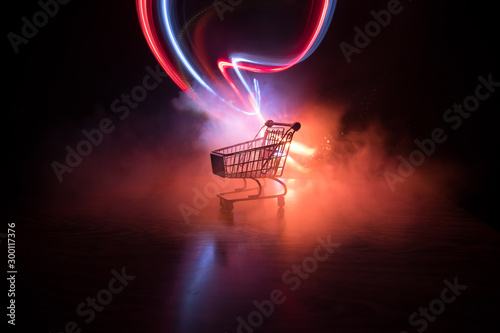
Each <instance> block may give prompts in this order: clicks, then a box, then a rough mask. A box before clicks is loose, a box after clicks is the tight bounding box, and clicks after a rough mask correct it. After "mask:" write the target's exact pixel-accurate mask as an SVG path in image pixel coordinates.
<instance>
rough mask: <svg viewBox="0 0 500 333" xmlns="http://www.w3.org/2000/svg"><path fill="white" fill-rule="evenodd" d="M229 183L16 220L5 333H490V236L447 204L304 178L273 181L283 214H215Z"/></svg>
mask: <svg viewBox="0 0 500 333" xmlns="http://www.w3.org/2000/svg"><path fill="white" fill-rule="evenodd" d="M238 182H239V181H238V180H233V181H231V182H226V181H224V179H221V178H215V177H214V176H211V175H209V173H208V172H207V174H206V176H197V177H184V178H183V177H181V176H179V175H178V174H174V175H171V177H170V178H168V179H166V180H165V182H164V183H161V184H159V185H158V187H157V188H156V189H155V190H154V191H153V190H152V191H149V192H148V191H143V190H142V189H137V190H136V191H128V192H126V191H124V192H123V193H122V194H118V193H113V194H110V193H108V194H104V192H101V193H99V194H96V193H88V194H82V193H78V194H75V195H73V196H61V197H59V198H50V199H47V200H46V201H40V202H41V203H40V204H38V205H34V206H32V207H30V209H27V208H26V209H24V210H23V211H24V212H26V213H23V214H19V216H17V217H16V222H17V225H18V227H17V234H18V235H17V237H18V243H17V244H18V253H19V254H18V266H19V271H20V273H19V275H18V290H19V294H18V299H19V307H18V314H17V319H18V322H19V325H21V326H20V327H23V326H31V327H36V328H38V329H39V330H40V331H44V332H179V333H180V332H221V333H223V332H245V333H250V332H356V333H359V332H423V331H426V332H497V330H498V327H499V324H498V314H499V313H500V306H499V303H498V299H499V297H500V287H499V286H498V281H500V269H499V265H500V260H499V259H500V251H499V249H498V244H499V241H500V235H499V233H498V232H497V231H495V230H493V229H491V228H490V227H488V226H487V225H486V224H484V223H482V222H481V221H479V220H477V219H475V218H474V217H472V216H470V215H468V214H467V213H466V212H464V211H463V210H461V209H459V208H457V207H456V206H455V205H454V204H452V203H451V202H449V201H447V200H445V199H443V198H442V197H440V196H438V195H436V194H433V192H432V191H428V190H425V189H423V188H422V189H419V190H415V189H412V190H409V188H408V187H404V186H401V188H400V189H398V190H397V191H396V192H394V193H392V192H391V191H390V190H388V189H387V186H386V185H385V187H384V184H383V183H380V184H379V185H377V184H376V182H375V183H373V182H371V183H368V182H359V181H358V180H356V181H354V180H353V181H349V180H344V181H339V180H334V179H331V180H327V179H325V178H324V177H319V176H317V175H307V176H304V177H302V178H296V179H292V180H288V181H287V184H288V188H289V193H288V194H287V196H286V204H285V207H284V208H279V207H278V205H277V202H276V200H275V199H268V200H260V201H245V202H236V203H235V204H234V209H233V211H232V212H230V213H228V212H227V211H223V210H221V209H220V206H219V200H218V198H217V197H215V195H214V193H215V192H216V191H221V190H227V189H231V188H234V187H235V186H239V185H240V184H239V183H238ZM367 184H371V185H367ZM266 188H267V190H268V192H272V191H273V190H274V189H273V188H272V186H268V187H266Z"/></svg>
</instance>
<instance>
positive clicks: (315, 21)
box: [136, 0, 336, 120]
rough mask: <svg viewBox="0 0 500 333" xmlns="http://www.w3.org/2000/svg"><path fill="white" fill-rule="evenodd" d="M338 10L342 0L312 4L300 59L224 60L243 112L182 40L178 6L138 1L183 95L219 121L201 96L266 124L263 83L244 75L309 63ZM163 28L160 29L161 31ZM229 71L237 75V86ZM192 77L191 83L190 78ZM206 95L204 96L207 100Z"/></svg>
mask: <svg viewBox="0 0 500 333" xmlns="http://www.w3.org/2000/svg"><path fill="white" fill-rule="evenodd" d="M154 4H156V6H155V5H154ZM335 5H336V0H312V5H311V12H310V16H309V20H308V25H307V26H306V33H305V37H303V38H302V40H301V43H300V45H299V48H298V49H299V52H297V54H296V55H292V56H290V57H288V58H283V59H280V60H276V59H269V58H265V57H262V56H259V55H258V54H243V53H235V54H231V55H230V56H229V59H223V58H221V59H219V60H218V62H217V67H218V69H219V71H220V73H221V74H222V76H223V78H224V79H225V80H226V84H227V86H228V87H229V88H230V90H231V91H233V93H234V94H235V95H236V96H237V97H238V99H239V101H240V103H241V106H237V105H235V104H234V103H232V101H231V100H230V99H228V98H231V96H227V95H226V92H225V93H221V92H220V89H217V88H218V87H219V86H220V83H219V82H215V80H214V79H213V75H209V73H207V72H208V71H207V70H206V68H205V67H204V66H203V64H202V63H201V61H200V59H197V58H196V55H195V52H193V51H192V50H190V48H189V46H188V45H187V44H186V43H183V42H182V38H180V37H181V36H182V35H183V32H182V30H183V29H182V27H180V26H179V25H178V21H177V20H176V9H177V8H176V1H175V0H158V1H154V0H136V6H137V13H138V16H139V22H140V25H141V28H142V31H143V34H144V36H145V38H146V41H147V43H148V45H149V47H150V48H151V50H152V52H153V54H154V56H155V57H156V59H157V60H158V62H159V63H160V65H161V66H162V67H163V69H164V70H165V72H166V73H167V74H168V75H169V76H170V77H171V78H172V80H173V81H174V82H175V84H177V86H179V88H180V89H181V90H182V91H184V92H185V93H187V94H188V95H189V96H190V97H191V98H192V99H194V100H196V101H197V102H198V103H200V104H201V105H202V106H204V107H205V108H206V109H207V111H208V112H210V113H212V114H213V115H215V116H220V114H218V113H217V111H214V110H210V107H209V105H208V104H209V103H208V102H207V101H206V100H204V99H202V98H200V97H199V96H200V95H202V96H206V93H209V94H211V95H212V96H213V97H214V98H215V99H216V100H217V101H219V102H222V103H223V104H224V105H226V106H228V107H229V108H230V109H233V110H235V111H239V112H242V113H244V114H247V115H257V116H259V118H260V119H261V120H263V118H262V115H261V112H260V111H261V110H260V86H259V82H258V81H257V80H256V79H255V78H253V79H252V78H249V77H248V76H247V75H246V74H245V73H243V72H251V73H276V72H280V71H284V70H286V69H288V68H290V67H292V66H294V65H296V64H297V63H299V62H301V61H303V60H304V59H306V58H307V57H308V56H309V55H310V54H311V53H312V52H314V50H315V49H316V48H317V46H318V45H319V43H320V42H321V40H322V39H323V37H324V35H325V33H326V31H327V29H328V27H329V25H330V22H331V19H332V17H333V13H334V9H335ZM211 7H212V6H211ZM317 8H319V14H318V13H317V12H316V11H314V10H313V9H317ZM204 13H205V14H211V15H213V13H214V8H207V9H206V10H205V11H204ZM155 14H156V15H155ZM157 26H159V29H157V28H156V27H157ZM162 37H163V38H162ZM172 58H173V59H172ZM174 61H175V63H177V65H175V64H174ZM229 70H232V71H234V73H235V74H236V77H237V79H238V81H237V82H235V80H234V78H233V77H232V76H231V74H230V73H229ZM186 75H187V76H189V79H190V80H188V78H186ZM195 82H196V85H195V84H194V83H195ZM198 89H199V90H198ZM202 91H203V94H201V92H202Z"/></svg>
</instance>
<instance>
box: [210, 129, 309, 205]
mask: <svg viewBox="0 0 500 333" xmlns="http://www.w3.org/2000/svg"><path fill="white" fill-rule="evenodd" d="M264 127H266V129H265V131H264V134H263V136H262V137H259V138H257V137H258V136H259V135H260V133H261V132H262V130H263V129H264ZM299 129H300V123H293V124H284V123H275V122H274V121H272V120H268V121H266V123H265V124H264V126H262V127H261V129H260V130H259V132H257V134H256V135H255V138H254V139H253V140H250V141H247V142H243V143H239V144H236V145H232V146H229V147H224V148H220V149H216V150H214V151H212V153H211V154H210V158H211V160H212V171H213V173H214V174H216V175H218V176H220V177H223V178H242V179H243V181H244V186H243V187H242V188H237V189H235V190H234V191H229V192H221V193H218V194H217V195H218V196H219V198H220V204H221V207H222V208H224V209H227V210H232V209H233V203H234V202H236V201H245V200H258V199H269V198H277V200H278V206H279V207H283V206H284V205H285V195H286V193H287V188H286V185H285V183H283V182H282V181H281V180H279V179H278V178H277V177H281V175H282V174H283V170H284V169H285V163H286V158H287V156H288V151H289V149H290V144H291V143H292V138H293V134H294V133H295V132H296V131H298V130H299ZM247 178H248V179H252V180H253V181H255V182H256V183H257V185H258V187H254V188H248V187H247V181H246V179H247ZM257 178H269V179H272V180H274V181H275V182H277V183H278V184H280V185H281V186H282V187H283V193H280V194H273V195H263V192H262V188H263V186H262V184H261V182H260V181H259V180H258V179H257ZM264 184H265V182H264ZM253 190H257V194H252V195H248V196H243V197H237V198H234V197H233V195H234V194H236V193H241V192H246V191H253Z"/></svg>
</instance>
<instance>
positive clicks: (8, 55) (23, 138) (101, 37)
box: [2, 0, 500, 228]
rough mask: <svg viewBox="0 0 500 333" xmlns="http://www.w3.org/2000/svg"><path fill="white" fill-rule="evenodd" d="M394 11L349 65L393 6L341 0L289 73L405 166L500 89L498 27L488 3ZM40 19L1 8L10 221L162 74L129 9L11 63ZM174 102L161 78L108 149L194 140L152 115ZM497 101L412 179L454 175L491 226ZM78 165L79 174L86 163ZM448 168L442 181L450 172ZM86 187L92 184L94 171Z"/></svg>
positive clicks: (47, 40)
mask: <svg viewBox="0 0 500 333" xmlns="http://www.w3.org/2000/svg"><path fill="white" fill-rule="evenodd" d="M402 4H403V6H404V10H403V12H402V13H400V14H398V15H395V16H393V18H392V22H391V23H390V25H389V26H388V27H387V28H384V29H383V30H382V32H381V33H380V35H378V36H377V37H375V38H373V40H372V42H371V43H370V45H369V46H368V47H367V48H365V49H363V50H362V52H361V54H359V55H357V54H354V55H352V59H353V61H352V63H350V64H348V63H347V62H346V60H345V59H344V57H343V55H342V52H341V50H340V48H339V44H340V43H341V42H347V43H350V44H352V43H353V37H354V31H353V28H354V27H355V26H359V27H364V25H365V24H366V23H367V22H368V21H369V20H372V18H371V16H370V14H369V12H370V10H377V11H378V10H381V9H384V8H386V5H387V1H339V2H338V4H337V8H336V11H335V15H334V18H333V21H332V24H331V27H330V29H329V31H328V33H327V35H326V37H325V39H324V41H323V42H322V44H321V45H320V47H319V48H318V49H317V51H316V52H315V53H314V54H313V55H312V56H311V57H310V58H309V59H307V60H306V61H305V62H303V63H301V64H300V65H298V66H297V68H294V69H293V70H292V71H295V73H296V74H297V76H299V75H300V74H301V73H304V72H307V73H308V75H306V76H302V77H301V80H303V81H304V82H303V84H304V86H305V87H309V88H307V89H306V91H307V98H308V99H309V100H315V99H317V100H318V101H322V102H324V101H329V102H333V103H341V104H343V105H346V112H345V115H344V116H343V118H342V130H343V131H345V132H349V131H352V130H362V129H364V128H366V126H368V124H370V123H371V122H373V121H377V122H379V123H380V124H382V126H383V127H384V128H385V129H386V130H387V133H389V137H390V140H389V143H390V144H388V145H387V153H388V154H389V155H390V156H393V157H396V156H398V155H399V154H403V155H404V156H407V154H408V152H409V151H411V150H412V149H414V146H412V143H411V141H412V140H411V139H412V138H420V139H423V138H427V137H429V135H430V132H431V131H432V130H433V129H434V128H436V127H440V126H443V121H442V115H443V113H444V111H445V110H446V109H447V108H449V107H451V106H452V105H453V103H461V102H462V101H463V99H464V98H465V97H466V96H468V95H470V94H472V93H473V92H474V89H475V87H476V85H477V84H478V81H477V77H478V76H479V75H482V76H484V77H487V76H488V75H489V74H490V73H491V74H493V78H494V80H497V81H500V71H499V66H498V55H499V53H498V51H497V44H498V31H499V29H498V28H499V27H498V19H497V17H496V10H495V9H494V8H495V6H494V4H493V3H492V2H486V1H482V2H481V1H480V2H478V1H451V0H446V1H424V0H419V1H412V2H408V1H404V2H402ZM38 10H39V7H38V5H37V3H36V1H22V2H20V1H18V2H16V3H15V4H14V3H12V2H10V3H9V4H5V5H4V9H3V10H2V14H3V15H2V21H3V22H4V24H5V25H4V36H5V38H4V43H3V44H4V75H3V78H4V93H5V96H4V98H3V101H4V103H5V104H4V105H5V106H6V107H5V108H4V112H3V117H2V118H3V121H2V124H3V129H4V130H3V131H2V132H3V134H4V138H3V139H2V145H3V146H4V148H3V149H2V150H3V151H4V152H5V153H6V155H4V159H3V160H4V163H3V166H2V169H3V171H2V179H3V180H4V181H5V184H6V185H7V186H2V188H3V189H4V194H5V199H4V201H3V204H4V205H5V209H4V211H5V212H12V211H13V210H19V209H21V210H22V209H23V208H22V207H23V203H24V202H25V201H34V202H36V200H38V199H39V198H42V197H47V196H50V195H52V194H53V193H56V192H58V191H60V188H58V186H59V185H61V186H60V187H62V188H64V186H66V185H63V184H59V183H58V182H57V179H56V177H55V175H54V173H53V171H52V169H51V167H50V163H51V162H52V161H54V160H63V158H64V156H65V150H64V147H65V146H66V145H67V144H70V145H75V144H76V143H77V142H78V141H79V140H80V139H81V133H80V131H81V130H82V129H83V128H92V127H95V126H96V124H97V121H98V120H99V119H101V118H103V117H105V116H109V117H110V118H112V117H114V115H113V114H112V113H111V111H110V109H109V106H110V104H111V102H112V101H113V100H114V99H115V98H117V97H118V96H119V95H120V94H121V93H122V92H128V91H130V89H131V88H132V87H134V86H135V85H137V84H138V83H140V81H141V80H142V77H143V76H144V73H145V72H144V68H145V67H146V66H150V67H153V68H154V66H155V65H156V61H155V59H154V57H153V55H152V53H151V51H150V50H149V48H148V46H147V44H146V43H145V41H144V38H143V35H142V32H141V29H140V27H139V24H138V20H137V14H136V9H135V3H134V1H104V2H101V1H76V0H75V1H71V2H70V3H69V4H67V5H62V6H61V7H60V9H59V13H58V14H57V15H56V16H55V17H54V18H51V19H50V20H49V23H48V24H47V25H46V26H45V27H43V28H41V29H40V31H39V33H38V34H37V35H36V36H35V37H34V38H32V39H31V40H30V41H29V43H28V44H26V45H21V46H20V52H19V54H14V52H13V50H12V48H11V46H10V44H9V41H8V39H7V37H6V36H7V33H8V32H10V31H12V32H15V33H19V32H20V29H21V25H22V22H21V20H20V18H21V17H22V16H27V17H28V18H31V15H32V14H33V13H34V12H35V11H38ZM292 73H293V72H292ZM311 86H313V87H314V89H310V87H311ZM178 91H179V89H178V88H177V87H176V86H175V85H174V84H173V83H172V82H171V81H169V80H168V79H167V80H165V82H164V83H162V85H161V87H160V88H158V89H156V90H154V91H153V92H151V93H150V96H149V97H148V99H147V100H146V101H145V102H144V103H141V105H140V106H139V107H138V108H137V109H136V110H134V112H133V113H132V114H131V116H130V119H128V122H127V125H126V126H125V125H124V126H121V125H120V126H119V127H118V128H117V129H116V130H115V131H114V132H113V133H112V134H110V135H111V136H112V137H113V140H108V141H107V142H105V143H103V147H104V146H106V145H107V147H108V148H109V149H113V148H116V149H118V147H119V149H122V150H127V149H134V147H135V148H137V147H143V145H144V146H147V145H148V144H158V142H160V143H161V142H165V141H168V142H169V143H173V144H174V145H176V144H180V143H181V142H185V140H184V139H186V137H189V133H190V131H193V130H195V128H194V127H190V126H191V125H190V124H191V123H193V121H194V120H193V119H194V118H196V119H198V118H197V117H199V116H198V115H193V114H191V113H184V114H179V113H176V112H172V111H171V110H168V109H169V107H166V108H163V109H162V108H161V107H160V106H161V105H169V103H170V100H171V99H172V98H174V97H176V96H177V95H178ZM499 101H500V97H499V93H498V92H497V93H495V94H494V95H493V96H492V97H491V98H489V99H488V100H487V101H485V102H482V103H481V106H480V108H479V110H478V111H477V112H475V113H474V114H473V115H472V116H471V117H470V118H469V119H467V120H465V121H464V122H463V124H462V126H461V128H460V129H459V130H457V131H455V132H453V133H450V135H449V139H448V140H447V142H446V143H444V144H442V145H440V146H439V147H437V150H436V153H435V154H434V155H433V156H432V157H431V158H429V162H428V163H426V166H425V168H422V171H420V170H419V171H418V172H424V171H423V170H424V169H429V170H432V165H433V164H439V163H441V162H445V163H446V165H447V167H449V168H451V169H453V168H456V169H457V170H459V172H457V173H456V174H457V175H458V176H457V177H455V178H452V179H451V180H450V179H447V180H446V183H445V184H444V186H443V184H440V186H437V188H438V189H439V191H442V192H443V194H444V195H446V196H447V197H449V198H450V199H451V200H453V201H454V202H456V203H457V204H458V205H460V206H461V207H463V208H465V209H466V210H468V211H469V212H471V213H472V214H474V215H476V216H477V217H479V218H480V219H482V220H483V221H485V222H487V223H489V224H491V225H493V226H495V227H496V228H498V227H499V225H498V222H497V220H498V212H497V210H496V208H495V199H496V198H497V195H496V189H497V184H498V177H497V170H498V161H497V160H498V158H497V157H498V150H497V149H498V141H497V120H496V119H497V117H496V113H497V112H498V110H499V108H498V107H499V104H500V102H499ZM113 119H116V118H113ZM152 119H155V120H158V119H161V120H162V121H159V122H158V121H151V120H152ZM196 119H195V120H196ZM179 128H181V129H182V130H179ZM332 135H337V133H333V134H332ZM99 149H101V147H100V148H99ZM102 149H106V148H102ZM405 154H406V155H405ZM90 158H92V157H90ZM79 168H81V169H84V168H85V162H84V163H83V164H82V165H81V166H79ZM113 168H114V166H113V165H112V164H111V163H110V164H106V163H104V162H102V163H101V169H100V170H102V175H105V174H108V173H109V172H110V170H111V169H113ZM451 169H450V170H449V171H450V173H453V172H454V171H456V170H451ZM76 172H79V170H76V171H75V173H76ZM69 176H72V175H69ZM94 176H95V177H96V178H97V179H99V177H100V176H99V171H95V172H94ZM101 177H104V176H101ZM436 178H439V177H436ZM89 181H90V180H89ZM93 181H95V182H97V181H98V180H95V179H94V180H93Z"/></svg>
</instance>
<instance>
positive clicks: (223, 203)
mask: <svg viewBox="0 0 500 333" xmlns="http://www.w3.org/2000/svg"><path fill="white" fill-rule="evenodd" d="M220 206H221V208H222V209H225V210H228V211H232V210H233V207H234V205H233V202H232V201H230V200H226V199H223V198H220Z"/></svg>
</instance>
